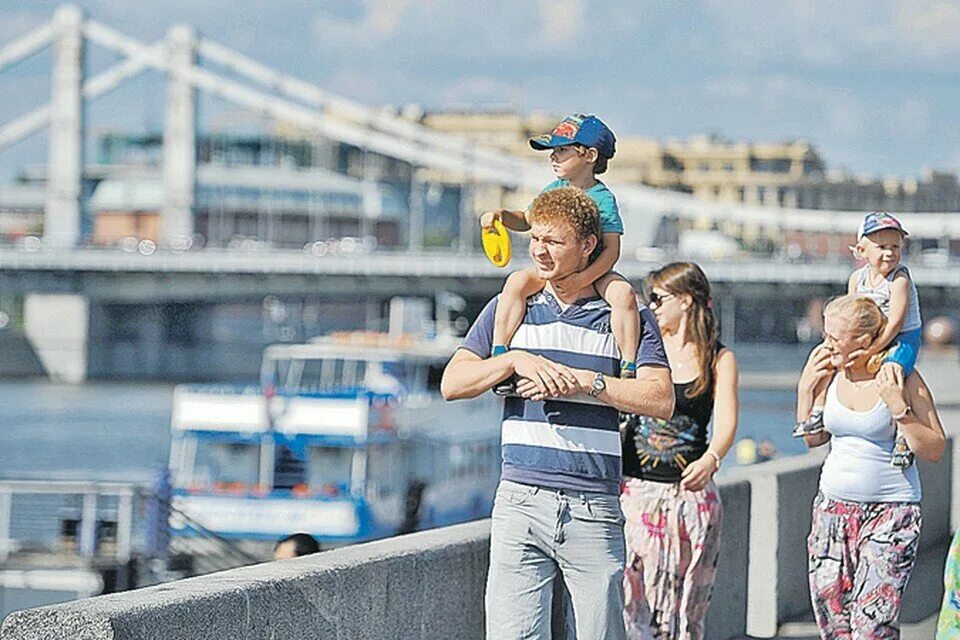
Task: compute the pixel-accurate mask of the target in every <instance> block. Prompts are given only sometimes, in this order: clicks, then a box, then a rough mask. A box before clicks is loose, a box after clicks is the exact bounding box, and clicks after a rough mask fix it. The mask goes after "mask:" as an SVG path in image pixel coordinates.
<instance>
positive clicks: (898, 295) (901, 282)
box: [847, 274, 910, 363]
mask: <svg viewBox="0 0 960 640" xmlns="http://www.w3.org/2000/svg"><path fill="white" fill-rule="evenodd" d="M909 303H910V280H909V278H907V276H906V275H904V274H900V275H898V276H897V277H896V278H894V279H893V282H891V283H890V314H889V315H888V316H887V326H885V327H884V328H883V331H881V332H880V335H879V336H877V339H876V340H874V341H873V343H872V344H871V345H870V348H869V349H867V351H868V352H869V353H870V355H874V354H877V353H880V352H881V351H883V350H884V349H886V348H887V347H888V346H890V343H891V342H893V340H894V338H896V337H897V334H898V333H900V329H901V328H903V321H904V319H905V318H906V317H907V305H908V304H909ZM859 355H861V354H860V353H858V352H857V351H855V352H853V353H851V354H850V357H849V358H847V362H848V363H850V362H853V360H855V359H856V358H857V357H859Z"/></svg>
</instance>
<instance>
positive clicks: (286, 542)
mask: <svg viewBox="0 0 960 640" xmlns="http://www.w3.org/2000/svg"><path fill="white" fill-rule="evenodd" d="M318 551H320V545H319V544H318V543H317V540H316V538H314V537H313V536H311V535H310V534H309V533H294V534H292V535H289V536H286V537H285V538H281V539H280V540H278V541H277V544H276V546H275V547H274V548H273V559H274V560H287V559H289V558H299V557H300V556H307V555H310V554H311V553H316V552H318Z"/></svg>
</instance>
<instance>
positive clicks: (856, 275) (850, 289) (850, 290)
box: [847, 269, 860, 296]
mask: <svg viewBox="0 0 960 640" xmlns="http://www.w3.org/2000/svg"><path fill="white" fill-rule="evenodd" d="M858 280H860V270H859V269H857V270H856V271H854V272H853V273H851V274H850V279H849V280H848V281H847V294H848V295H851V296H852V295H853V294H855V293H856V292H857V281H858Z"/></svg>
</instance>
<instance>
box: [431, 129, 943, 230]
mask: <svg viewBox="0 0 960 640" xmlns="http://www.w3.org/2000/svg"><path fill="white" fill-rule="evenodd" d="M415 117H416V119H418V120H419V121H420V122H422V123H423V124H425V125H427V126H429V127H431V128H434V129H437V130H438V131H444V132H449V133H456V134H458V135H461V136H464V137H467V138H469V139H472V140H476V141H477V143H478V144H483V145H486V146H492V147H496V148H499V149H503V150H504V151H508V152H511V153H515V154H517V155H523V156H528V157H534V156H537V155H540V156H542V155H543V154H542V153H540V154H538V153H537V152H535V151H533V150H532V149H530V146H529V145H528V143H527V140H528V138H530V136H533V135H537V134H540V133H544V132H548V131H550V130H551V129H552V128H553V126H554V125H555V124H556V123H557V122H558V121H559V120H560V118H561V117H562V116H558V115H556V114H544V113H532V114H527V115H524V114H518V113H515V112H484V111H441V112H433V113H424V112H419V113H417V114H416V116H415ZM432 177H434V178H439V177H440V176H432ZM605 178H606V179H608V180H609V181H610V182H621V183H628V184H644V185H649V186H652V187H657V188H661V189H670V190H673V191H679V192H683V193H689V194H691V195H693V196H695V197H697V198H699V199H702V200H708V201H714V202H724V203H743V204H747V205H759V206H769V207H799V208H804V209H835V210H846V211H870V210H875V209H881V210H888V211H891V212H909V211H960V183H958V181H957V176H956V175H954V174H952V173H947V172H933V171H928V172H926V173H925V174H924V175H923V176H922V177H921V178H919V179H917V178H907V179H899V178H883V179H880V178H874V177H867V178H863V177H853V176H850V175H848V174H846V173H844V172H842V171H829V170H828V169H827V165H826V162H825V161H824V160H823V158H822V157H821V156H820V154H819V153H818V152H817V150H816V148H815V147H814V146H813V145H812V144H811V143H809V142H807V141H805V140H792V141H787V142H777V143H750V142H734V141H729V140H724V139H722V138H719V137H716V136H697V137H692V138H689V139H687V140H667V141H658V140H654V139H651V138H644V137H627V136H621V137H620V138H619V139H618V140H617V155H616V157H615V158H614V160H613V161H612V162H611V163H610V167H609V169H608V171H607V173H606V174H605ZM498 193H499V192H498ZM499 195H500V197H502V198H504V199H505V201H504V202H503V203H502V206H511V204H512V203H511V202H510V200H511V195H513V196H514V197H513V199H519V200H522V199H523V198H529V197H530V195H531V194H508V193H502V194H499ZM497 197H498V194H494V193H490V194H487V196H485V198H484V200H488V199H489V200H490V202H487V203H486V204H489V205H490V206H500V205H499V204H498V203H496V202H495V201H496V200H497Z"/></svg>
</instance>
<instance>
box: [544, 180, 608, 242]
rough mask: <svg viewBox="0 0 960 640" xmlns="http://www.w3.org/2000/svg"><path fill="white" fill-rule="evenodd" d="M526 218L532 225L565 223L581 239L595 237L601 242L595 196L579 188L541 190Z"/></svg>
mask: <svg viewBox="0 0 960 640" xmlns="http://www.w3.org/2000/svg"><path fill="white" fill-rule="evenodd" d="M527 219H528V221H529V222H530V223H531V224H534V223H540V224H552V223H555V222H560V223H562V224H566V225H567V226H569V227H571V228H572V229H573V232H574V233H575V234H576V236H577V238H578V239H580V240H586V239H587V238H589V237H590V236H595V237H596V238H597V243H598V244H599V242H600V239H601V235H600V209H598V208H597V203H596V202H594V201H593V198H591V197H590V196H588V195H587V194H586V192H585V191H584V190H583V189H580V188H578V187H560V188H558V189H551V190H550V191H546V192H544V193H541V194H540V195H539V196H537V197H536V199H535V200H534V201H533V204H532V205H530V213H529V214H528V216H527Z"/></svg>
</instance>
